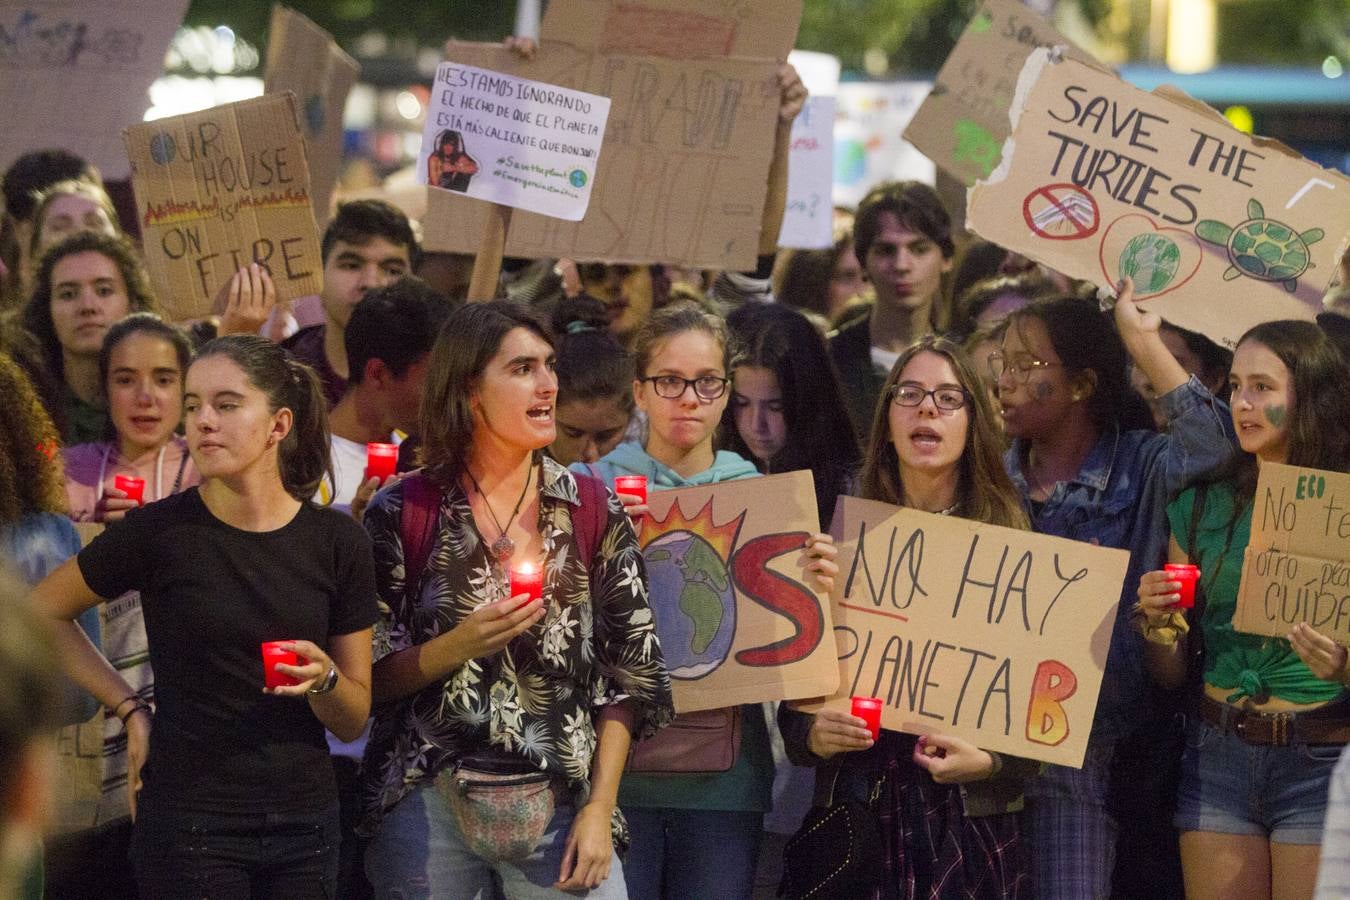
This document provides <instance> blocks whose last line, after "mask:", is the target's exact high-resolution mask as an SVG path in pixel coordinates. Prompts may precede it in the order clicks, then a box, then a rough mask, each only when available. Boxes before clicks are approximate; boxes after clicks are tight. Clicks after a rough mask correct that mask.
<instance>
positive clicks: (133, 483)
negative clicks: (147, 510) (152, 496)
mask: <svg viewBox="0 0 1350 900" xmlns="http://www.w3.org/2000/svg"><path fill="white" fill-rule="evenodd" d="M113 487H115V488H117V489H118V490H119V491H126V495H127V499H128V500H135V501H136V505H137V506H144V505H145V479H144V478H137V477H136V476H135V475H117V476H114V477H113Z"/></svg>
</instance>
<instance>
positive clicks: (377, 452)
mask: <svg viewBox="0 0 1350 900" xmlns="http://www.w3.org/2000/svg"><path fill="white" fill-rule="evenodd" d="M396 471H398V444H366V474H365V478H364V480H366V481H369V480H370V479H372V478H378V479H380V481H381V482H383V481H384V480H385V479H386V478H388V477H390V476H391V475H393V474H394V473H395V472H396Z"/></svg>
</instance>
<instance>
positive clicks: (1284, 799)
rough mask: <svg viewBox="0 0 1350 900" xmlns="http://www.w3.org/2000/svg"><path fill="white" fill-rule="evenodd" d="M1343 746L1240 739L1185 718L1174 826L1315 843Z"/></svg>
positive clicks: (1293, 842)
mask: <svg viewBox="0 0 1350 900" xmlns="http://www.w3.org/2000/svg"><path fill="white" fill-rule="evenodd" d="M1343 747H1344V745H1343V744H1289V745H1287V746H1284V747H1275V746H1269V745H1260V744H1246V743H1243V742H1242V740H1241V739H1239V738H1238V736H1237V735H1235V734H1224V733H1223V732H1221V731H1219V730H1218V729H1217V728H1215V727H1214V726H1213V725H1210V724H1209V723H1208V722H1204V721H1202V720H1200V719H1199V718H1196V717H1193V716H1188V717H1187V720H1186V749H1185V751H1184V753H1183V754H1182V757H1181V787H1180V789H1179V790H1178V793H1177V814H1176V826H1177V828H1178V829H1180V830H1181V831H1183V832H1184V831H1210V832H1217V833H1219V834H1252V835H1259V836H1261V837H1268V838H1269V839H1270V840H1271V841H1273V842H1275V843H1279V844H1320V843H1321V842H1322V820H1323V819H1324V818H1325V817H1326V811H1327V785H1328V783H1329V782H1330V780H1331V771H1332V769H1334V768H1335V767H1336V761H1337V760H1338V759H1339V758H1340V755H1341V750H1342V749H1343Z"/></svg>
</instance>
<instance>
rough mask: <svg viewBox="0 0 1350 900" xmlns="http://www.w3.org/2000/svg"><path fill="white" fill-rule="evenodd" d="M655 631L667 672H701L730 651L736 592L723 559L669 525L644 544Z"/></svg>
mask: <svg viewBox="0 0 1350 900" xmlns="http://www.w3.org/2000/svg"><path fill="white" fill-rule="evenodd" d="M643 556H645V557H646V559H647V578H648V580H649V581H650V583H651V596H652V598H653V603H652V607H653V613H654V614H655V616H656V633H657V634H659V635H660V636H661V652H662V653H663V654H664V655H665V657H666V665H667V666H669V667H670V674H671V677H672V678H685V679H690V678H702V677H703V676H704V675H707V674H708V673H709V672H711V671H712V670H713V669H716V668H717V667H718V666H720V665H721V664H722V662H723V661H724V660H725V659H726V658H727V654H728V653H729V652H730V651H731V639H732V637H733V636H734V634H735V632H736V594H735V592H734V591H733V590H732V587H731V576H730V574H729V573H728V572H727V566H726V563H725V562H724V561H723V560H722V558H721V557H720V556H718V555H717V551H715V550H714V549H713V547H712V545H711V544H709V543H708V542H707V541H706V540H704V539H703V538H702V537H700V536H699V535H697V534H694V533H693V532H690V531H672V532H670V533H668V534H664V535H662V536H661V537H659V538H657V539H656V540H654V541H652V542H651V543H650V544H648V545H647V547H646V549H645V550H643Z"/></svg>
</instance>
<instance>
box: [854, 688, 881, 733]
mask: <svg viewBox="0 0 1350 900" xmlns="http://www.w3.org/2000/svg"><path fill="white" fill-rule="evenodd" d="M852 711H853V715H855V716H857V717H858V718H860V719H862V720H863V721H864V722H866V723H867V727H868V729H869V730H870V731H871V732H872V740H874V741H875V740H876V739H877V738H878V737H880V736H881V698H880V697H854V698H853V710H852Z"/></svg>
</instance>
